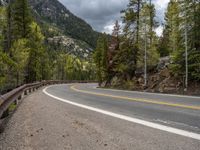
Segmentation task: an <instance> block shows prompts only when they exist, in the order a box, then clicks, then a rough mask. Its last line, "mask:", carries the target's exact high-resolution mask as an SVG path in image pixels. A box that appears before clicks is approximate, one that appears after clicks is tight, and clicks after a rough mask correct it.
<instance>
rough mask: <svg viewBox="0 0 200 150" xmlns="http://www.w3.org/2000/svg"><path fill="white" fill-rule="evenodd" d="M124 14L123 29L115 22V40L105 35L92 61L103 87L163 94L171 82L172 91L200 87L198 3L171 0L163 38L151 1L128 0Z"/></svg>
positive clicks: (199, 16)
mask: <svg viewBox="0 0 200 150" xmlns="http://www.w3.org/2000/svg"><path fill="white" fill-rule="evenodd" d="M121 13H122V17H123V23H124V26H123V27H120V25H119V23H118V22H116V24H115V26H114V30H113V34H112V38H111V39H108V38H107V37H106V36H102V37H100V38H99V40H98V42H97V48H96V51H95V54H94V60H95V63H96V66H97V67H96V68H97V77H98V80H99V85H100V86H102V87H117V88H126V89H127V88H128V89H137V90H143V89H147V90H151V91H155V89H156V88H158V89H159V90H158V91H160V92H163V91H164V89H165V88H167V87H169V84H171V85H170V86H171V89H172V90H173V92H178V91H176V90H184V89H185V88H186V86H187V83H189V86H193V87H192V89H191V90H195V89H194V88H199V83H200V26H199V25H200V3H199V1H198V0H188V1H186V0H184V1H177V0H171V1H170V2H169V5H168V8H167V11H166V13H165V23H164V24H163V28H164V29H163V30H164V31H163V35H162V36H161V37H158V36H157V35H156V32H155V29H156V28H157V27H158V26H160V24H159V23H158V22H157V21H156V16H155V14H156V10H155V6H154V4H153V3H152V1H151V0H149V1H145V0H130V2H129V5H128V6H127V8H126V9H125V10H123V11H122V12H121ZM186 49H187V53H186ZM145 50H146V51H145ZM145 55H146V59H145ZM186 56H188V57H187V60H186ZM165 59H167V62H168V63H166V62H165ZM145 63H146V66H147V69H145ZM162 63H163V66H162ZM186 63H187V64H188V67H187V66H186ZM159 64H161V66H159ZM166 64H167V65H166ZM159 67H160V68H159ZM186 68H187V69H188V73H187V72H186ZM145 71H146V73H147V77H146V76H145ZM162 72H164V75H162ZM145 78H146V79H147V80H146V81H147V83H145ZM155 78H156V79H155ZM186 78H187V79H188V81H187V80H186ZM168 83H169V84H168ZM172 85H173V86H172ZM194 85H196V87H195V86H194ZM162 86H163V87H162ZM172 87H173V88H174V89H173V88H172ZM169 88H170V87H169ZM169 88H168V89H169ZM199 93H200V91H199Z"/></svg>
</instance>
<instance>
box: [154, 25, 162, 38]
mask: <svg viewBox="0 0 200 150" xmlns="http://www.w3.org/2000/svg"><path fill="white" fill-rule="evenodd" d="M155 32H156V34H157V35H158V36H161V35H162V33H163V27H162V26H159V27H158V28H157V29H156V30H155Z"/></svg>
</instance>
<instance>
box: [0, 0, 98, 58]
mask: <svg viewBox="0 0 200 150" xmlns="http://www.w3.org/2000/svg"><path fill="white" fill-rule="evenodd" d="M10 1H11V2H12V1H15V0H10ZM28 1H29V5H30V7H31V11H32V14H33V18H35V20H36V21H37V23H39V24H40V26H41V28H42V31H43V33H44V34H45V37H46V42H47V45H48V46H49V47H50V48H51V49H55V50H59V49H60V50H65V51H66V53H70V54H73V55H75V56H78V57H79V58H84V59H87V57H88V56H89V55H90V54H91V52H92V51H93V49H94V48H95V47H96V41H97V38H98V36H99V35H100V33H98V32H96V31H94V30H93V29H92V27H91V26H90V25H89V24H88V23H86V22H85V21H84V20H82V19H80V18H78V17H77V16H75V15H73V14H72V13H71V12H70V11H69V10H68V9H67V8H66V7H65V6H64V5H63V4H61V3H60V2H59V1H58V0H28ZM7 3H8V0H0V5H1V6H5V5H7Z"/></svg>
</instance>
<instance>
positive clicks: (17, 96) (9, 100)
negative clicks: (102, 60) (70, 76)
mask: <svg viewBox="0 0 200 150" xmlns="http://www.w3.org/2000/svg"><path fill="white" fill-rule="evenodd" d="M92 82H94V81H56V80H54V81H42V82H36V83H31V84H25V85H22V86H20V87H18V88H16V89H13V90H12V91H10V92H8V93H6V94H4V95H0V120H1V119H2V118H4V117H5V116H8V114H9V107H10V105H11V104H13V103H15V104H16V105H17V104H18V102H19V101H20V100H21V99H22V98H23V97H24V96H25V95H28V94H29V93H32V92H34V91H35V90H37V89H39V88H40V87H42V86H47V85H52V84H67V83H92Z"/></svg>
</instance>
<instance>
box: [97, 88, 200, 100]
mask: <svg viewBox="0 0 200 150" xmlns="http://www.w3.org/2000/svg"><path fill="white" fill-rule="evenodd" d="M93 88H94V89H100V90H105V91H106V90H107V91H114V92H119V91H120V92H126V93H133V94H134V93H136V94H137V93H138V94H148V95H160V96H170V97H177V98H180V97H182V98H193V99H199V100H200V96H199V97H198V96H185V95H177V94H161V93H150V92H139V91H127V90H117V89H104V88H97V86H93Z"/></svg>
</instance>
